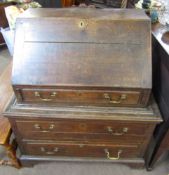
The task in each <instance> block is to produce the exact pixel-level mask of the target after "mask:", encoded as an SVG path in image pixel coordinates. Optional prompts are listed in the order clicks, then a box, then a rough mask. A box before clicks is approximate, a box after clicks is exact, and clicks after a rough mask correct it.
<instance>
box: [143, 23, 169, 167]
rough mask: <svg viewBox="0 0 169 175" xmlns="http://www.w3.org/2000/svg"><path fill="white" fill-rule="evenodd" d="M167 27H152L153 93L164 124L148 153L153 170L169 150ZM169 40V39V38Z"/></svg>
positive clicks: (148, 159) (156, 25)
mask: <svg viewBox="0 0 169 175" xmlns="http://www.w3.org/2000/svg"><path fill="white" fill-rule="evenodd" d="M167 31H168V29H167V27H166V26H163V25H161V24H159V23H157V24H155V25H153V26H152V35H153V93H154V96H155V98H156V100H157V103H158V106H159V109H160V111H161V114H162V117H163V119H164V122H163V123H161V124H160V125H158V126H157V128H156V130H155V132H154V137H153V139H152V142H151V144H150V149H151V151H149V152H148V153H147V158H146V166H147V169H148V170H152V169H153V168H154V166H155V164H156V162H157V161H158V159H159V157H160V156H161V155H162V154H163V153H164V152H166V151H167V150H169V145H168V140H169V135H168V131H169V109H168V106H169V45H168V44H167V43H165V42H164V41H163V40H162V37H163V34H165V32H167ZM168 39H169V37H168Z"/></svg>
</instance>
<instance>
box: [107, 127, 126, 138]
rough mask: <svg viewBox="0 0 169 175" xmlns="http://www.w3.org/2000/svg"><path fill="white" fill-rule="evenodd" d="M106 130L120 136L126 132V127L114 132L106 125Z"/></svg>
mask: <svg viewBox="0 0 169 175" xmlns="http://www.w3.org/2000/svg"><path fill="white" fill-rule="evenodd" d="M107 131H108V132H110V133H111V134H112V135H115V136H121V135H124V134H125V133H127V132H128V128H123V130H122V132H115V131H113V129H112V127H111V126H108V127H107Z"/></svg>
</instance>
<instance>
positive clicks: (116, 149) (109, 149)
mask: <svg viewBox="0 0 169 175" xmlns="http://www.w3.org/2000/svg"><path fill="white" fill-rule="evenodd" d="M23 148H24V152H23V154H27V155H40V156H73V157H100V158H101V157H102V158H107V159H112V160H118V159H121V158H136V157H140V156H141V155H140V154H141V153H140V148H139V147H138V146H137V145H111V144H108V145H107V144H83V143H69V142H57V143H56V142H51V143H37V142H27V143H24V144H23Z"/></svg>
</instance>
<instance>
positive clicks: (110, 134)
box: [16, 119, 151, 142]
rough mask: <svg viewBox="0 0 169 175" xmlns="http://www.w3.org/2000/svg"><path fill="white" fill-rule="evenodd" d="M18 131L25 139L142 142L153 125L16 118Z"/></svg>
mask: <svg viewBox="0 0 169 175" xmlns="http://www.w3.org/2000/svg"><path fill="white" fill-rule="evenodd" d="M16 126H17V131H18V132H19V134H20V135H21V137H22V138H24V139H49V140H55V139H58V140H88V139H92V140H104V141H112V139H113V138H116V139H123V141H124V140H126V141H127V140H130V141H131V140H133V141H137V142H141V141H142V140H141V138H142V137H144V136H145V135H146V134H148V131H149V130H150V129H151V125H149V124H145V123H141V122H140V123H139V122H138V123H136V122H135V123H133V122H131V123H130V122H120V121H101V120H96V121H95V120H70V119H63V120H55V121H49V120H41V121H38V120H31V121H29V120H27V121H26V120H24V121H23V120H16Z"/></svg>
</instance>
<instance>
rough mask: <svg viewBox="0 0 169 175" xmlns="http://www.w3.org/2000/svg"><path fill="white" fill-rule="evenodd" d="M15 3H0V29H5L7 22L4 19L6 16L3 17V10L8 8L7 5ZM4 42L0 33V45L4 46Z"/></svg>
mask: <svg viewBox="0 0 169 175" xmlns="http://www.w3.org/2000/svg"><path fill="white" fill-rule="evenodd" d="M14 4H15V3H13V2H6V3H4V2H0V28H1V27H2V28H6V27H8V26H9V25H8V21H7V18H6V15H5V10H4V8H5V7H7V6H9V5H14ZM4 43H5V41H4V39H3V36H2V34H1V33H0V44H4Z"/></svg>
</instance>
